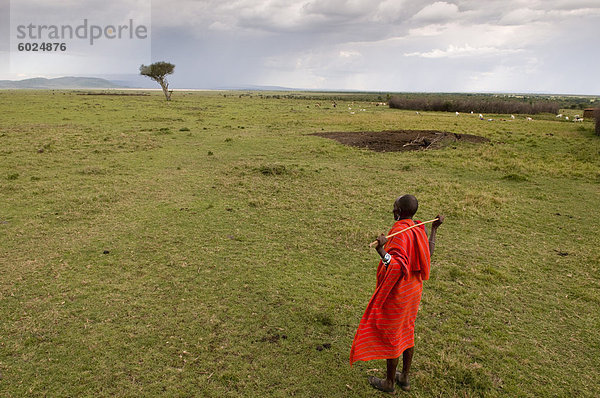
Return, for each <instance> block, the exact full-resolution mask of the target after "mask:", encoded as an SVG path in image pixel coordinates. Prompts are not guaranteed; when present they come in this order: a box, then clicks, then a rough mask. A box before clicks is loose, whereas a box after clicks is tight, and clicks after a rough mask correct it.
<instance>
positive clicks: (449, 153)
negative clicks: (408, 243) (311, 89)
mask: <svg viewBox="0 0 600 398" xmlns="http://www.w3.org/2000/svg"><path fill="white" fill-rule="evenodd" d="M225 94H226V95H227V96H226V97H224V96H223V95H222V94H220V93H216V92H209V93H175V95H174V97H173V101H172V102H171V103H166V102H165V101H164V99H161V95H162V93H153V94H152V95H151V96H143V97H117V96H97V97H95V96H80V95H77V93H76V92H68V91H65V92H63V91H47V92H35V91H0V112H1V114H2V115H3V117H2V118H1V119H0V171H1V173H0V250H1V256H0V270H1V274H0V300H1V302H2V305H1V306H0V319H2V321H1V322H0V373H1V379H0V395H1V396H6V397H22V396H93V397H99V396H107V397H108V396H110V397H113V396H119V397H126V396H159V395H160V396H173V397H176V396H181V397H187V396H198V397H200V396H202V397H227V396H231V397H238V396H248V397H263V396H274V397H287V396H292V395H293V396H302V397H347V396H357V397H369V396H381V395H380V394H379V393H377V392H375V391H372V389H371V388H370V387H369V386H368V384H367V383H366V376H367V375H368V374H379V375H382V370H383V369H384V366H385V365H384V362H383V361H373V362H369V363H358V364H356V365H355V366H354V367H352V368H351V367H350V366H349V365H348V355H349V350H350V345H351V342H352V338H353V336H354V333H355V331H356V327H357V325H358V322H359V320H360V317H361V315H362V313H363V311H364V309H365V307H366V305H367V302H368V300H369V298H370V296H371V294H372V291H373V287H374V283H375V268H376V264H377V256H376V254H375V253H374V251H373V250H369V248H368V246H367V245H368V243H369V242H370V241H371V240H372V239H373V237H374V236H375V235H376V234H378V233H380V232H385V231H387V229H388V228H389V227H390V225H391V223H392V218H391V210H392V202H393V200H394V199H395V197H396V196H397V195H399V194H401V193H413V194H415V195H416V196H417V197H418V198H419V200H420V204H421V206H420V209H419V213H418V214H417V216H418V218H420V219H430V218H432V217H433V216H435V215H436V214H437V213H438V212H441V213H443V214H445V215H446V216H447V221H446V223H445V224H444V225H443V226H442V227H441V229H440V232H439V235H438V243H437V248H436V253H435V256H434V258H433V270H432V274H431V280H429V281H428V282H426V283H425V287H424V294H423V300H422V304H421V310H420V312H419V316H418V318H417V324H416V350H415V351H416V352H415V359H414V363H413V381H412V384H413V390H414V392H413V393H412V396H414V397H433V396H449V397H452V396H456V397H464V396H468V397H476V396H486V397H487V396H490V397H494V396H507V397H515V396H531V397H534V396H565V397H570V396H585V397H594V396H598V395H600V386H599V385H598V369H600V357H599V356H598V355H597V354H598V352H599V349H600V335H599V334H598V330H600V314H599V311H598V308H599V304H600V291H599V287H598V286H599V279H600V265H599V264H600V254H599V253H600V251H599V250H598V247H599V245H600V238H599V228H598V224H597V220H596V214H597V212H598V203H600V160H599V159H600V140H599V138H598V137H596V136H594V133H593V126H592V123H591V122H587V121H586V122H584V123H582V124H579V123H578V124H575V123H569V122H564V121H559V120H556V118H554V116H553V115H547V116H543V115H538V116H535V117H534V120H533V121H527V120H525V119H524V117H518V118H517V119H516V120H515V121H500V120H499V119H501V118H506V115H494V116H493V117H494V118H495V119H496V121H495V122H487V121H485V122H484V121H480V120H478V119H477V117H476V116H477V115H461V116H460V117H456V116H455V115H454V114H444V113H423V114H422V115H421V116H419V115H416V114H415V112H411V111H399V110H392V109H389V108H386V107H381V106H379V107H376V106H375V105H372V104H369V103H368V102H361V103H355V104H354V105H352V103H351V101H348V102H344V101H343V100H338V101H337V107H336V108H332V107H331V106H330V103H329V102H328V101H321V107H320V108H319V107H316V106H314V104H315V101H313V100H309V99H302V98H297V99H294V98H273V97H271V98H266V97H265V96H257V95H252V96H250V95H243V96H241V97H240V96H239V95H238V93H225ZM311 95H312V94H311ZM375 101H376V100H375ZM348 106H351V107H353V108H354V107H356V108H359V107H361V108H365V109H367V110H366V111H365V112H357V113H356V114H354V115H351V114H350V113H349V111H348V109H347V108H348ZM569 112H571V113H573V114H575V113H578V112H577V111H576V110H569V111H567V112H564V113H565V114H567V115H569V114H570V113H569ZM486 116H487V115H486ZM384 129H439V130H444V131H451V132H455V133H468V134H477V135H482V136H484V137H487V138H489V139H490V140H491V142H490V143H487V144H483V145H473V144H459V145H454V146H450V147H447V148H445V149H443V150H439V151H424V152H423V151H421V152H407V153H375V152H370V151H367V150H362V149H356V148H350V147H344V146H342V145H340V144H338V143H336V142H334V141H331V140H328V139H323V138H319V137H316V136H313V135H311V133H313V132H319V131H361V130H384ZM324 343H329V344H331V348H329V349H323V350H322V351H318V350H317V349H316V347H317V346H318V345H321V346H322V345H323V344H324ZM374 369H377V370H374Z"/></svg>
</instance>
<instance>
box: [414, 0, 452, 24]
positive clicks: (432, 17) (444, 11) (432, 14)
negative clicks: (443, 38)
mask: <svg viewBox="0 0 600 398" xmlns="http://www.w3.org/2000/svg"><path fill="white" fill-rule="evenodd" d="M458 14H459V11H458V6H457V5H456V4H451V3H446V2H444V1H437V2H435V3H433V4H430V5H428V6H425V7H423V9H421V11H419V12H418V13H417V14H416V15H415V16H413V19H414V20H415V21H425V22H444V21H448V20H451V19H453V18H456V17H457V16H458Z"/></svg>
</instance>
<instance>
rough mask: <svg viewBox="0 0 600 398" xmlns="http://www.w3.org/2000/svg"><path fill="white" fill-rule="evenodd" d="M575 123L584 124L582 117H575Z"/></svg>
mask: <svg viewBox="0 0 600 398" xmlns="http://www.w3.org/2000/svg"><path fill="white" fill-rule="evenodd" d="M573 121H574V122H583V118H582V117H575V119H573Z"/></svg>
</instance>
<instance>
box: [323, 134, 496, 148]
mask: <svg viewBox="0 0 600 398" xmlns="http://www.w3.org/2000/svg"><path fill="white" fill-rule="evenodd" d="M314 135H317V136H319V137H324V138H330V139H332V140H336V141H338V142H340V143H342V144H344V145H349V146H355V147H360V148H366V149H370V150H372V151H376V152H400V151H416V150H423V149H440V148H443V147H445V146H447V145H449V144H451V143H453V142H472V143H476V144H480V143H483V142H488V141H489V139H487V138H485V137H480V136H478V135H472V134H456V133H449V132H445V131H436V130H394V131H361V132H331V133H314Z"/></svg>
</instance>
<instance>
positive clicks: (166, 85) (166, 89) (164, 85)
mask: <svg viewBox="0 0 600 398" xmlns="http://www.w3.org/2000/svg"><path fill="white" fill-rule="evenodd" d="M159 83H160V86H161V87H162V90H163V93H165V98H166V99H167V101H171V93H172V91H169V83H167V82H166V81H164V80H161V81H159Z"/></svg>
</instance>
